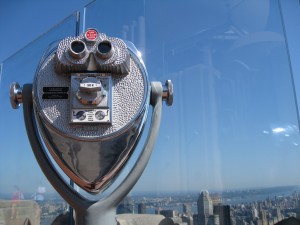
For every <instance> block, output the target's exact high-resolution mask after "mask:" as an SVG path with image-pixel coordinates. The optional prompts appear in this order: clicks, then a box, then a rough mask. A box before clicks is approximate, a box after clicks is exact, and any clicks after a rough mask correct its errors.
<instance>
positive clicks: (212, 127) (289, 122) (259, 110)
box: [0, 0, 300, 192]
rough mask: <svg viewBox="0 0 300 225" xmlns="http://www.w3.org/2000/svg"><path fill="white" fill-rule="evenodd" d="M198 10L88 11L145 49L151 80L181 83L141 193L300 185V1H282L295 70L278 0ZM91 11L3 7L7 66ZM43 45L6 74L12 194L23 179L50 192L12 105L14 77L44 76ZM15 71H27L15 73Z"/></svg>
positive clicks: (152, 5) (136, 4) (2, 163)
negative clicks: (299, 103)
mask: <svg viewBox="0 0 300 225" xmlns="http://www.w3.org/2000/svg"><path fill="white" fill-rule="evenodd" d="M170 2H172V4H170ZM188 2H189V4H186V3H185V2H182V1H133V0H132V1H127V2H126V3H125V2H124V1H117V0H116V1H114V3H111V1H101V3H100V1H99V2H98V3H97V4H95V5H94V6H92V7H90V8H89V9H87V17H86V20H85V22H86V27H96V28H97V29H99V30H100V31H101V32H105V33H107V35H110V36H117V37H121V38H126V39H128V40H130V41H132V42H134V43H135V44H136V46H137V47H138V48H139V49H140V50H141V52H142V53H143V56H144V59H145V62H146V66H147V68H148V73H149V76H150V79H151V80H159V81H161V82H164V81H165V80H166V79H169V78H170V79H172V80H173V83H174V86H175V101H174V105H173V106H172V107H166V106H164V109H163V118H162V124H161V129H160V134H159V138H158V140H157V144H156V148H155V150H154V153H153V155H152V158H151V160H150V162H149V165H148V167H147V169H146V171H145V172H144V174H143V176H142V178H141V179H140V181H139V182H138V184H137V185H136V187H135V189H134V190H135V191H158V192H160V191H195V190H199V191H200V190H201V189H214V190H216V189H218V190H220V189H231V188H249V187H269V186H278V185H294V184H297V185H298V184H300V178H299V177H300V176H299V175H300V168H299V167H300V166H299V163H298V162H299V157H300V155H299V128H298V120H297V108H296V104H295V96H294V94H295V93H294V89H293V88H294V87H293V79H294V80H295V81H296V85H297V81H298V79H299V78H298V76H297V71H299V69H298V68H297V67H296V66H294V61H293V60H295V58H296V56H297V55H295V52H299V51H296V49H297V47H299V44H298V45H297V42H296V41H295V40H296V39H297V38H296V37H299V35H298V31H297V29H299V28H297V27H296V24H295V23H294V22H293V18H296V16H298V17H299V15H300V9H297V7H295V6H299V5H298V2H297V1H293V0H288V1H281V3H282V5H281V7H282V15H283V18H284V21H285V23H286V24H285V25H286V30H287V32H288V33H287V34H288V41H289V42H288V43H290V45H289V47H290V51H289V52H290V54H291V59H292V61H291V62H292V65H293V67H292V68H291V67H290V65H291V64H290V61H289V57H288V56H289V55H288V51H287V48H286V42H285V35H284V29H283V26H282V21H281V14H280V10H279V9H280V8H279V5H278V3H277V1H267V0H256V1H251V2H250V1H237V0H236V1H234V0H231V1H227V2H228V4H225V1H224V2H223V1H217V0H214V1H209V2H208V1H201V0H199V1H196V0H189V1H188ZM86 3H87V2H84V1H64V2H63V3H62V2H61V1H51V2H50V1H49V2H46V1H26V2H25V1H22V2H21V1H20V2H19V1H8V2H7V3H4V2H3V1H2V2H1V3H0V27H1V33H2V34H3V35H1V36H0V43H1V44H0V47H1V52H0V61H2V60H4V59H5V58H7V57H8V56H10V55H11V54H13V53H14V52H16V51H17V50H18V49H20V48H22V47H23V46H25V45H26V44H27V43H29V42H30V41H31V40H33V39H34V38H36V37H38V36H39V35H41V34H43V33H45V32H46V31H47V30H49V29H50V28H51V27H52V26H53V25H55V24H56V23H58V22H59V21H60V20H62V19H63V18H64V17H66V16H67V15H69V14H71V13H72V12H73V11H75V10H76V9H79V10H81V11H83V10H82V8H83V6H84V5H85V4H86ZM16 5H17V6H18V7H16ZM288 10H289V13H287V11H288ZM297 10H298V11H297ZM296 21H297V20H296ZM65 32H67V31H65ZM54 33H55V32H54ZM54 36H55V35H54ZM45 40H47V38H46V39H43V41H41V43H44V42H45ZM47 41H51V40H47ZM41 43H40V42H39V44H36V45H32V48H33V49H32V50H26V53H27V54H26V55H25V56H24V54H23V55H22V57H19V59H18V60H16V61H17V62H18V63H22V60H23V61H24V62H25V63H26V66H24V68H22V69H20V66H16V63H15V64H14V62H8V64H7V67H5V65H4V67H3V68H4V69H3V74H4V75H3V77H2V80H1V82H2V83H1V88H2V89H1V92H0V98H1V101H2V102H3V108H4V109H3V110H2V112H1V113H3V115H2V116H1V118H2V119H1V120H0V121H1V128H0V135H1V138H3V140H4V141H3V142H2V143H1V145H0V151H1V153H2V154H3V155H5V157H1V159H0V171H1V172H0V179H1V180H6V181H7V182H4V183H3V182H1V183H0V192H1V191H9V190H10V189H12V187H13V185H14V184H16V183H17V184H18V185H19V186H20V187H21V188H22V189H23V190H25V191H28V192H29V191H34V190H35V188H36V187H37V186H38V185H40V184H41V185H46V186H47V187H48V189H50V187H49V184H47V182H46V181H45V179H44V177H43V174H42V173H41V172H40V171H39V168H38V166H37V165H36V163H35V161H34V158H33V155H32V153H31V150H30V148H29V144H28V141H27V137H26V135H25V130H24V127H23V120H22V112H21V110H18V111H14V110H11V109H10V108H9V102H8V97H6V96H7V94H6V93H7V90H8V87H7V86H8V85H9V83H10V82H11V81H13V80H16V81H20V82H21V83H22V82H25V81H26V82H28V81H30V79H32V78H31V77H32V75H31V74H30V72H29V71H32V70H34V68H32V66H31V65H32V62H31V61H32V58H30V54H34V53H35V52H36V51H37V49H38V50H40V49H39V48H40V46H42V44H41ZM34 48H35V49H34ZM14 60H15V59H14ZM18 65H19V64H18ZM7 68H8V69H7ZM9 70H11V71H15V72H16V73H13V72H12V73H13V74H12V75H11V77H10V75H9V72H10V71H9ZM18 71H19V73H20V75H18V74H17V73H18ZM292 72H293V75H294V77H292ZM21 75H22V76H21ZM296 87H297V86H296ZM5 89H6V90H5ZM145 132H147V130H145ZM134 157H135V156H134ZM130 165H132V162H130V164H129V166H128V167H126V168H125V172H126V171H128V170H129V168H130ZM28 173H29V174H30V176H25V175H24V174H28Z"/></svg>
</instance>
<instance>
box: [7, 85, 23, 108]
mask: <svg viewBox="0 0 300 225" xmlns="http://www.w3.org/2000/svg"><path fill="white" fill-rule="evenodd" d="M9 96H10V104H11V107H12V108H13V109H18V108H19V107H20V104H21V103H22V88H21V87H20V85H19V83H18V82H13V83H11V85H10V90H9Z"/></svg>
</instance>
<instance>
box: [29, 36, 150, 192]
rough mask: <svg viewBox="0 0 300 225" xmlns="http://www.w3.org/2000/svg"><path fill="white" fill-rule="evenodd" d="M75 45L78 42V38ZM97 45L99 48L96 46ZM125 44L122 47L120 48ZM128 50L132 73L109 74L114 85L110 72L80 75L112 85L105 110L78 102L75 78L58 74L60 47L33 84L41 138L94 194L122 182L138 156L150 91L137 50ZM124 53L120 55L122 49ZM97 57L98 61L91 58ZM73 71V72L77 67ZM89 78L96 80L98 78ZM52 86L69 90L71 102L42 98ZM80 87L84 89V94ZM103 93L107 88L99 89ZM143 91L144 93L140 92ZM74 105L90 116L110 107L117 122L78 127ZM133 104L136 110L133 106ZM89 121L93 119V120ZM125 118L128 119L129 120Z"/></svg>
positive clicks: (42, 64)
mask: <svg viewBox="0 0 300 225" xmlns="http://www.w3.org/2000/svg"><path fill="white" fill-rule="evenodd" d="M80 38H81V36H80ZM67 40H68V39H67ZM75 40H77V39H76V38H75ZM111 40H112V42H113V41H114V40H113V39H111ZM118 43H119V42H118ZM94 44H95V45H97V43H96V42H95V43H94ZM119 45H121V44H120V43H119ZM90 48H91V47H90ZM126 48H127V51H128V54H129V56H130V59H129V60H130V72H129V73H128V74H124V75H118V74H114V73H111V74H108V77H109V79H110V80H109V81H110V82H107V83H105V82H104V80H103V79H105V78H106V76H107V73H103V75H102V74H101V70H100V71H97V70H96V71H91V72H86V73H84V72H81V73H80V74H79V75H78V76H83V78H84V77H87V76H89V75H90V76H93V77H97V76H100V77H101V76H103V77H102V78H101V82H102V84H101V85H104V86H106V90H109V91H106V92H105V90H104V89H103V91H104V92H105V93H106V95H107V96H108V100H101V101H100V105H97V104H96V105H95V104H81V103H79V102H80V101H78V99H77V98H76V93H77V92H78V91H77V89H76V90H74V88H73V86H72V85H71V83H72V82H71V81H72V80H73V79H72V78H70V76H69V74H60V71H61V70H58V72H55V71H54V67H55V66H54V63H53V59H54V54H57V51H56V50H55V48H54V49H52V50H49V51H48V52H46V53H45V56H44V57H43V58H42V60H41V62H40V65H39V68H38V70H37V73H36V76H35V79H34V83H33V89H34V94H33V102H34V110H35V117H36V123H37V125H38V128H39V131H40V136H41V139H42V140H43V142H44V143H45V145H46V146H47V149H48V151H49V152H50V154H51V155H52V157H53V158H54V159H55V161H56V163H57V164H58V165H59V166H60V167H61V169H62V170H63V171H64V172H65V173H66V174H67V175H68V176H69V177H70V178H71V179H72V180H73V181H74V182H75V183H76V184H77V185H79V186H80V187H81V188H83V189H84V190H86V191H88V192H90V193H98V192H100V191H102V190H104V189H105V188H107V187H108V186H109V185H110V184H111V182H112V181H113V180H114V179H115V178H116V177H117V174H118V172H119V171H120V170H121V169H122V168H123V166H124V165H125V164H126V162H127V160H128V159H129V157H130V156H131V154H132V152H133V151H134V149H135V145H136V144H137V141H138V139H139V138H140V135H141V133H142V130H143V127H144V123H145V120H146V117H147V112H148V106H149V98H150V90H149V89H150V88H149V83H148V78H147V73H146V69H145V66H144V64H143V61H142V59H141V57H139V55H138V54H137V53H138V51H137V50H136V48H135V47H133V45H129V46H126ZM90 51H91V50H90ZM114 51H117V50H114ZM118 51H120V50H119V49H118ZM122 51H124V50H122ZM116 54H118V53H116ZM91 57H94V56H92V55H91ZM56 60H57V57H56ZM87 60H88V61H89V60H90V59H87ZM116 60H118V59H116ZM68 68H71V70H73V69H72V65H70V66H69V67H68ZM64 70H65V69H64ZM72 72H73V71H72ZM72 74H73V73H71V75H72ZM71 77H73V75H72V76H71ZM85 79H89V80H90V79H94V80H95V78H92V77H90V78H85ZM89 80H87V85H89V84H90V83H91V82H90V81H89ZM128 81H130V82H128ZM141 82H142V83H141ZM130 85H131V86H132V87H134V88H132V87H131V86H130ZM52 86H58V87H59V88H60V89H65V90H68V92H66V93H65V94H66V95H68V98H67V99H54V100H53V99H44V97H41V96H44V92H43V89H44V87H46V88H48V87H52ZM79 86H80V85H79ZM108 86H109V88H108ZM80 87H81V86H80ZM80 87H78V90H80V91H81V89H80ZM99 88H102V87H100V86H99ZM103 88H104V87H103ZM137 88H139V89H141V91H138V90H137ZM97 90H98V89H97ZM137 94H141V95H142V96H139V99H136V97H134V96H135V95H137ZM73 95H74V96H73ZM103 96H105V95H103ZM51 97H52V96H51ZM118 98H121V99H122V98H123V100H122V103H121V105H120V103H118V101H119V100H118ZM104 99H106V97H104ZM73 101H76V104H75V106H74V107H75V108H76V107H79V106H78V105H81V107H83V108H86V111H85V112H88V110H89V109H88V108H89V107H91V110H93V109H98V108H99V107H108V109H109V110H110V111H112V119H111V122H110V123H108V124H103V123H96V124H95V123H94V122H90V123H88V122H87V123H82V124H78V123H73V122H72V121H70V118H69V115H70V113H69V111H71V110H73V108H72V107H73V106H71V104H73V105H74V103H73ZM106 101H107V102H106ZM132 101H134V104H135V106H134V105H132V104H131V103H130V102H132ZM101 104H102V105H101ZM100 109H102V108H100ZM103 109H104V108H103ZM130 111H131V112H130ZM126 113H127V114H128V113H130V114H128V115H130V117H128V116H127V117H126ZM123 114H124V115H125V117H124V115H123ZM84 116H85V117H88V115H84ZM100 116H101V115H100ZM124 118H125V119H126V118H127V119H126V120H124ZM84 119H85V118H84Z"/></svg>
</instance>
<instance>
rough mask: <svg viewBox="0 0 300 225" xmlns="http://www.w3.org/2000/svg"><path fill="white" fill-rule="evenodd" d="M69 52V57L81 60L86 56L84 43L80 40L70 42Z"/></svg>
mask: <svg viewBox="0 0 300 225" xmlns="http://www.w3.org/2000/svg"><path fill="white" fill-rule="evenodd" d="M69 50H70V51H69V53H70V55H71V56H72V57H73V58H75V59H82V58H83V57H84V56H85V55H86V47H85V43H84V42H83V41H80V40H76V41H72V42H71V45H70V49H69Z"/></svg>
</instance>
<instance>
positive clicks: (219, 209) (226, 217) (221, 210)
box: [214, 205, 231, 225]
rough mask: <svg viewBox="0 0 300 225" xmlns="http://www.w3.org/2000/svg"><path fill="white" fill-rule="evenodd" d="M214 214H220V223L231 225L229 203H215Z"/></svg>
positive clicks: (221, 224)
mask: <svg viewBox="0 0 300 225" xmlns="http://www.w3.org/2000/svg"><path fill="white" fill-rule="evenodd" d="M214 214H215V215H219V224H220V225H231V222H230V206H229V205H214Z"/></svg>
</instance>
